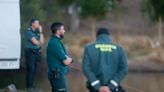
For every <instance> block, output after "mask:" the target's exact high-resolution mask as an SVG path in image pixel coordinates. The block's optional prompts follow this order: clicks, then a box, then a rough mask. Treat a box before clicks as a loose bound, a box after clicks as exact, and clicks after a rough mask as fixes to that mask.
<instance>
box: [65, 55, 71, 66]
mask: <svg viewBox="0 0 164 92" xmlns="http://www.w3.org/2000/svg"><path fill="white" fill-rule="evenodd" d="M63 62H64V64H65V65H69V64H71V62H72V58H70V57H68V56H67V59H66V60H64V61H63Z"/></svg>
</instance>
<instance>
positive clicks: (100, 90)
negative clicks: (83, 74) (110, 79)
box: [99, 86, 111, 92]
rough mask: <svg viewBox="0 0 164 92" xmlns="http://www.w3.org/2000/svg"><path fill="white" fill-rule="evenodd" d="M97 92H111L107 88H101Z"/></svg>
mask: <svg viewBox="0 0 164 92" xmlns="http://www.w3.org/2000/svg"><path fill="white" fill-rule="evenodd" d="M99 92H111V91H110V89H109V87H108V86H102V87H100V89H99Z"/></svg>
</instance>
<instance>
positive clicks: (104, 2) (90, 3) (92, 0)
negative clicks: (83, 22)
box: [79, 0, 113, 39]
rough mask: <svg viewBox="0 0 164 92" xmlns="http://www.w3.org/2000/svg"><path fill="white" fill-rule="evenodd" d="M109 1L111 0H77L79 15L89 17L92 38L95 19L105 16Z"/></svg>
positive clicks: (111, 0) (93, 36)
mask: <svg viewBox="0 0 164 92" xmlns="http://www.w3.org/2000/svg"><path fill="white" fill-rule="evenodd" d="M111 2H113V0H79V5H80V8H81V12H80V15H81V16H82V17H85V18H86V17H87V18H90V19H91V22H92V38H93V39H94V38H95V28H96V20H97V19H101V18H104V17H105V16H106V13H107V12H108V11H109V9H110V8H111V7H110V4H111Z"/></svg>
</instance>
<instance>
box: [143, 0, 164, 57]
mask: <svg viewBox="0 0 164 92" xmlns="http://www.w3.org/2000/svg"><path fill="white" fill-rule="evenodd" d="M163 10H164V0H144V1H143V12H144V13H145V14H148V16H149V18H150V19H151V20H153V21H155V22H158V41H157V42H156V43H155V45H156V46H157V47H158V48H157V51H158V57H160V58H161V57H162V56H161V41H162V21H164V11H163Z"/></svg>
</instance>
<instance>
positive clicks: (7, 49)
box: [0, 0, 21, 69]
mask: <svg viewBox="0 0 164 92" xmlns="http://www.w3.org/2000/svg"><path fill="white" fill-rule="evenodd" d="M20 50H21V38H20V5H19V0H0V69H19V68H20V53H21V51H20Z"/></svg>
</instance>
